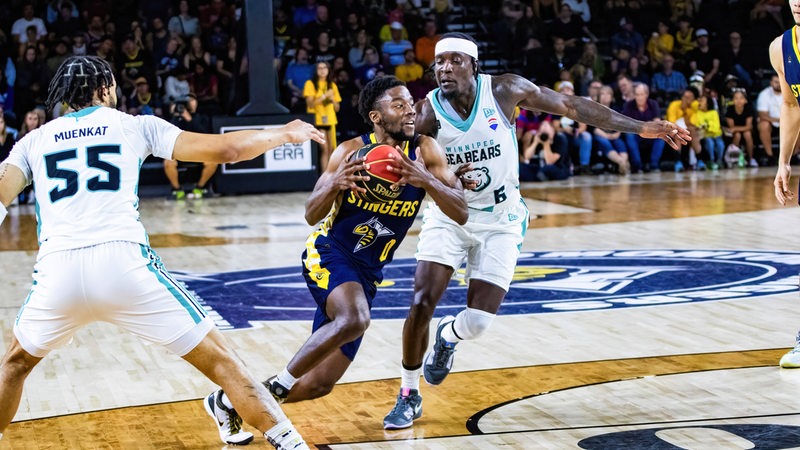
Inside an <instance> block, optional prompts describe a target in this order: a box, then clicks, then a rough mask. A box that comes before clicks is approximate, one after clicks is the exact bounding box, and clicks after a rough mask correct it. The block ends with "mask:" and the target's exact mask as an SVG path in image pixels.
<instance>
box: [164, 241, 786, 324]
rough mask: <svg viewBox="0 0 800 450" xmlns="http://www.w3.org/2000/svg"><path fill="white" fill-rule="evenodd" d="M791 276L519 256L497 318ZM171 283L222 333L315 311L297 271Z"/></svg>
mask: <svg viewBox="0 0 800 450" xmlns="http://www.w3.org/2000/svg"><path fill="white" fill-rule="evenodd" d="M299 255H300V254H299V253H298V260H299ZM415 267H416V261H415V260H414V259H410V258H406V259H400V260H395V261H393V262H392V263H391V264H389V265H388V266H386V267H385V268H384V281H383V283H381V284H380V286H379V288H378V294H377V296H376V297H375V302H374V305H373V309H372V317H373V318H374V319H400V318H404V317H405V316H406V312H407V308H408V301H409V298H411V295H412V292H413V285H414V270H415ZM329 270H331V271H334V270H336V268H335V267H330V268H329ZM798 270H800V253H792V252H772V251H760V250H759V251H756V250H754V251H742V250H578V251H555V252H528V253H523V254H521V255H520V257H519V260H518V263H517V268H516V270H515V272H514V278H513V281H512V283H511V288H510V290H509V292H508V295H506V299H505V301H504V302H503V305H502V307H501V308H500V311H499V314H537V313H551V312H566V311H586V310H598V309H614V308H630V307H644V306H657V305H666V304H675V303H692V302H702V301H721V300H739V299H748V298H754V297H763V296H768V295H776V294H783V293H788V292H797V291H798ZM464 273H465V272H464V270H463V268H462V269H460V270H459V271H457V273H456V274H455V276H454V277H453V279H452V280H451V281H450V286H449V287H448V289H447V291H446V292H445V294H444V296H443V297H442V300H441V301H440V302H439V306H438V307H437V310H436V312H437V315H445V314H450V313H452V312H454V311H459V310H460V309H462V308H463V305H464V301H465V296H466V290H467V283H466V280H465V279H464ZM173 274H174V275H175V277H176V278H177V279H178V280H180V281H181V282H183V283H184V284H185V285H186V286H187V287H188V288H189V289H190V290H192V291H193V292H194V293H195V294H196V295H197V297H198V299H199V300H200V301H201V302H202V303H203V306H204V307H205V308H207V310H209V312H210V313H211V314H212V317H215V319H216V320H217V324H218V325H219V326H220V327H222V328H246V327H250V326H252V325H251V324H252V322H253V321H268V320H311V319H312V318H313V315H314V310H315V309H316V304H315V303H314V300H313V299H312V298H311V295H310V294H309V293H308V291H307V288H306V284H305V281H304V280H303V277H302V275H301V270H300V265H299V264H298V265H296V266H290V267H279V268H269V269H255V270H248V271H238V272H224V273H209V274H198V273H187V272H179V271H175V272H173ZM214 313H216V314H214Z"/></svg>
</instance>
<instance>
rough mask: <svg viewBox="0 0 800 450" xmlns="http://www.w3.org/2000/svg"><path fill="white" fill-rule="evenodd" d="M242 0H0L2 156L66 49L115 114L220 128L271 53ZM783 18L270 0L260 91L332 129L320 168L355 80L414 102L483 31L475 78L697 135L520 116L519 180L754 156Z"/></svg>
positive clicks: (775, 102) (458, 1)
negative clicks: (112, 75)
mask: <svg viewBox="0 0 800 450" xmlns="http://www.w3.org/2000/svg"><path fill="white" fill-rule="evenodd" d="M243 3H244V2H243V1H242V0H113V1H111V0H50V1H46V0H38V1H36V0H34V1H31V0H7V1H4V2H2V4H0V108H2V115H1V116H0V117H1V118H2V120H0V159H2V157H3V156H4V153H7V152H8V150H10V147H11V146H12V145H13V143H14V142H15V140H17V139H20V138H21V137H22V136H24V134H25V133H27V132H29V131H30V130H32V129H35V128H36V127H38V126H40V125H42V124H43V123H45V122H46V121H47V120H51V119H52V118H54V117H57V116H59V115H61V114H63V113H64V111H63V109H62V108H56V110H54V111H52V112H50V113H47V112H46V111H45V109H44V106H43V103H44V99H45V97H46V93H47V86H48V84H49V82H50V78H51V77H52V74H53V73H54V71H55V69H56V68H57V67H58V65H59V64H60V63H61V61H63V59H64V58H66V57H67V56H69V55H81V54H89V55H97V56H100V57H102V58H104V59H106V60H108V61H109V62H110V63H111V64H112V66H113V67H114V68H115V70H116V77H117V82H118V98H119V108H120V109H121V110H123V111H126V112H128V113H130V114H153V115H157V116H161V117H163V118H165V119H167V120H170V121H172V122H174V123H176V124H178V125H179V126H181V127H182V128H184V129H191V130H194V131H208V132H211V131H213V130H211V129H210V123H211V122H210V120H209V119H208V118H209V117H210V116H213V115H232V114H235V113H236V111H237V110H238V109H239V108H241V107H242V106H243V105H244V104H246V103H247V101H248V98H249V93H248V79H247V78H248V65H249V64H254V63H265V64H269V63H270V62H268V61H267V62H264V61H257V62H254V61H249V60H248V52H247V38H246V36H247V34H246V30H245V21H244V14H245V8H244V4H243ZM793 25H794V21H793V19H792V17H791V15H790V13H789V8H788V5H787V4H786V2H784V1H778V0H740V1H722V0H704V1H695V0H669V1H661V0H527V1H523V0H502V2H496V1H492V2H482V1H479V0H330V1H324V0H294V1H292V0H274V1H273V32H274V37H275V39H274V60H273V61H272V62H271V64H272V66H273V67H274V69H275V71H276V73H277V74H278V77H277V83H276V86H274V87H266V88H271V89H275V90H276V96H277V98H279V99H280V102H281V103H282V104H283V105H285V106H286V107H287V108H288V109H289V110H290V111H291V112H293V113H301V114H306V113H308V114H313V116H314V120H315V121H316V123H317V125H318V126H319V127H320V128H323V129H326V130H327V131H328V132H329V136H330V137H329V140H331V141H332V142H331V146H330V148H327V149H323V153H322V155H323V158H322V160H323V161H322V164H323V165H324V160H325V155H328V154H329V153H330V151H331V149H332V148H333V146H334V145H335V142H336V141H338V142H341V141H342V140H344V139H348V138H350V137H353V136H356V135H358V134H360V133H362V132H364V131H365V124H363V123H362V122H361V119H360V116H359V115H358V114H357V112H356V108H357V97H358V92H359V89H360V88H361V87H363V86H364V84H366V83H367V82H369V81H370V80H371V79H373V78H374V77H376V76H379V75H381V74H391V75H395V76H397V77H398V78H400V79H402V80H404V81H405V82H407V83H408V86H409V89H410V91H411V93H412V95H413V96H414V97H415V98H416V99H420V98H423V97H424V95H425V94H426V93H427V92H428V91H429V90H431V89H432V88H434V87H435V79H434V76H433V73H432V71H431V70H430V66H431V63H432V61H433V51H434V46H435V44H436V42H437V40H438V39H439V36H440V35H441V34H442V33H444V32H448V31H460V32H464V33H467V34H469V35H470V36H472V37H473V38H474V39H475V40H476V41H477V42H478V44H479V48H480V59H481V70H482V71H484V72H488V73H503V72H514V73H517V74H519V75H522V76H524V77H526V78H529V79H531V80H532V81H533V82H535V83H537V84H538V85H540V86H546V87H549V88H551V89H554V90H557V91H559V92H561V93H563V94H565V95H579V96H585V97H588V98H590V99H592V100H594V101H597V102H600V103H603V104H605V105H607V106H609V107H611V108H613V109H615V110H617V111H619V112H622V113H623V114H626V115H629V116H631V117H636V118H638V119H642V120H652V119H654V118H667V119H668V120H672V121H676V122H678V123H680V124H682V125H684V126H686V127H687V128H689V129H690V131H691V132H692V134H693V136H694V137H695V140H694V142H693V143H692V144H691V145H688V146H686V148H684V149H682V150H681V151H680V152H675V151H673V150H672V149H670V148H669V147H666V148H664V146H663V143H659V142H652V141H643V140H641V139H639V138H638V137H637V136H635V135H630V136H626V135H624V134H620V133H616V132H613V131H611V130H600V129H593V128H592V127H587V126H586V125H584V124H580V123H575V122H574V121H571V120H569V119H567V118H561V117H555V116H551V115H547V114H536V113H532V112H526V111H523V112H520V113H519V115H518V117H517V132H518V138H519V143H520V145H519V151H520V173H521V177H522V179H523V180H531V181H540V180H549V179H563V178H566V177H569V176H572V175H573V174H593V173H594V174H597V173H603V172H610V173H620V174H623V175H624V174H626V173H629V172H639V171H643V172H647V171H657V170H676V171H681V170H691V169H694V170H718V169H720V168H725V167H733V166H738V167H746V166H751V167H755V166H758V165H769V164H774V161H775V156H776V154H777V136H778V132H777V130H778V125H779V122H778V117H779V110H780V84H779V83H778V80H777V78H776V77H773V75H774V74H773V72H772V70H771V68H770V64H769V59H768V52H767V48H768V44H769V42H770V41H771V40H772V39H773V38H775V37H776V36H778V35H780V34H781V33H782V32H783V31H785V30H786V29H788V28H789V27H791V26H793ZM168 170H169V169H168ZM209 172H210V174H209V178H210V177H211V176H213V171H209ZM168 174H169V172H168ZM202 185H203V186H204V185H205V182H203V183H202ZM173 187H174V184H173Z"/></svg>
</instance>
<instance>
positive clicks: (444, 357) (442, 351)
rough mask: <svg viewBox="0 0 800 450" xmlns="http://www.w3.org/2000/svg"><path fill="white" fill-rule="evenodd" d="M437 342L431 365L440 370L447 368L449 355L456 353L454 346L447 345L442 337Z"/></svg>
mask: <svg viewBox="0 0 800 450" xmlns="http://www.w3.org/2000/svg"><path fill="white" fill-rule="evenodd" d="M438 340H439V342H437V345H436V347H438V348H437V349H436V351H435V352H433V365H434V366H436V368H437V369H441V368H444V367H447V361H448V360H449V359H450V355H452V354H453V352H455V351H456V344H451V343H448V342H447V341H446V340H444V338H443V337H441V336H440V337H439V339H438Z"/></svg>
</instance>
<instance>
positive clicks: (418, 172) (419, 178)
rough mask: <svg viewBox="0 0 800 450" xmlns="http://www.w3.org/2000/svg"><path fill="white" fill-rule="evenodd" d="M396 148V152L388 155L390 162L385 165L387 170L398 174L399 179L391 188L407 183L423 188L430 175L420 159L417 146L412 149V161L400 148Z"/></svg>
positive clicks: (428, 181) (429, 179) (420, 154)
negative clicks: (413, 156) (413, 158)
mask: <svg viewBox="0 0 800 450" xmlns="http://www.w3.org/2000/svg"><path fill="white" fill-rule="evenodd" d="M397 150H398V151H397V154H390V155H389V158H391V159H392V164H391V165H389V166H387V167H386V169H387V170H388V171H390V172H394V173H396V174H398V175H400V179H399V180H397V182H396V183H394V184H393V185H392V189H399V188H400V187H402V186H405V185H407V184H410V185H412V186H415V187H418V188H423V189H424V188H425V186H427V185H428V183H430V181H431V178H432V175H431V173H430V172H428V170H427V169H425V161H423V160H422V153H421V152H420V149H419V147H417V149H416V150H415V151H414V152H415V153H416V159H415V160H413V161H412V160H411V158H409V157H408V155H406V154H405V153H404V152H403V150H402V149H400V148H398V149H397ZM398 155H399V157H398Z"/></svg>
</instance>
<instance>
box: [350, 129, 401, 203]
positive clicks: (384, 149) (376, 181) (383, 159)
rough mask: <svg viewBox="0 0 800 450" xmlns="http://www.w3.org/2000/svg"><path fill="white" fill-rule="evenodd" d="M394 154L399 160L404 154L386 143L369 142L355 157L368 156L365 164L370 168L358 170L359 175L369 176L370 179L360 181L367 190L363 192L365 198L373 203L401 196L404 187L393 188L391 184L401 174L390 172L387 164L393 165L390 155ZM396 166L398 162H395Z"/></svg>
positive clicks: (360, 184)
mask: <svg viewBox="0 0 800 450" xmlns="http://www.w3.org/2000/svg"><path fill="white" fill-rule="evenodd" d="M390 154H393V155H395V156H396V157H397V160H399V159H400V158H401V157H402V156H401V155H400V152H399V151H398V150H397V149H396V148H394V147H392V146H391V145H386V144H368V145H365V146H363V147H361V148H360V149H358V150H357V151H356V152H355V153H354V154H353V158H366V161H365V164H368V165H369V168H368V169H366V170H362V171H359V172H358V175H366V176H369V180H368V181H359V182H358V185H359V187H363V188H364V189H366V190H367V192H366V193H364V194H361V195H362V196H363V197H364V199H365V200H367V201H368V202H372V203H385V202H389V201H392V200H394V199H396V198H397V197H399V196H400V194H401V193H402V192H403V188H402V187H400V188H398V189H396V190H392V188H391V185H392V184H394V183H395V182H397V181H398V180H399V179H400V175H399V174H397V173H396V172H389V170H387V169H386V167H387V166H390V165H392V162H393V161H397V160H392V159H391V158H390V157H389V155H390ZM394 165H395V166H396V165H397V163H395V164H394Z"/></svg>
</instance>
